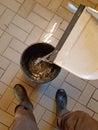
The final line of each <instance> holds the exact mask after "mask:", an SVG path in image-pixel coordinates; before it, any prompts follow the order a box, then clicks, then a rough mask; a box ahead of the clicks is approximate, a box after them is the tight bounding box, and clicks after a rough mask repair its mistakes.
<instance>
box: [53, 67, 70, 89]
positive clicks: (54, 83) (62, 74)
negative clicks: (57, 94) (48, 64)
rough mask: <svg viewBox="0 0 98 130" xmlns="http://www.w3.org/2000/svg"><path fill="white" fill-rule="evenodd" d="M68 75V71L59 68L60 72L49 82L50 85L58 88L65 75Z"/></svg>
mask: <svg viewBox="0 0 98 130" xmlns="http://www.w3.org/2000/svg"><path fill="white" fill-rule="evenodd" d="M67 75H68V72H67V71H65V70H64V69H61V72H60V74H59V75H58V76H57V77H56V78H55V79H54V80H53V81H52V82H51V85H52V86H54V87H55V88H60V87H61V85H62V83H63V81H64V79H65V77H66V76H67Z"/></svg>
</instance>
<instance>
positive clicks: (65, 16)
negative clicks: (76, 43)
mask: <svg viewBox="0 0 98 130" xmlns="http://www.w3.org/2000/svg"><path fill="white" fill-rule="evenodd" d="M57 14H58V15H59V16H61V17H62V18H63V19H65V20H66V21H68V22H70V21H71V19H72V17H73V13H71V12H70V11H68V10H67V9H65V8H63V7H61V6H60V8H59V9H58V10H57Z"/></svg>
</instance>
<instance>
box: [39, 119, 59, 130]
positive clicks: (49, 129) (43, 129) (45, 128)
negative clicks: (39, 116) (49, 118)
mask: <svg viewBox="0 0 98 130" xmlns="http://www.w3.org/2000/svg"><path fill="white" fill-rule="evenodd" d="M38 127H39V129H40V130H58V129H57V128H55V127H53V126H52V125H50V124H48V123H47V122H45V121H43V120H41V121H40V123H39V125H38Z"/></svg>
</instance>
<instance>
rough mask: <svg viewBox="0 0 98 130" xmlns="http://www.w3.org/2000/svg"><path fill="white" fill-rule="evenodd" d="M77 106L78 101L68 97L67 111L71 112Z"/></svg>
mask: <svg viewBox="0 0 98 130" xmlns="http://www.w3.org/2000/svg"><path fill="white" fill-rule="evenodd" d="M75 104H76V101H75V100H74V99H72V98H71V97H69V96H68V102H67V110H68V111H71V110H72V109H73V107H74V105H75Z"/></svg>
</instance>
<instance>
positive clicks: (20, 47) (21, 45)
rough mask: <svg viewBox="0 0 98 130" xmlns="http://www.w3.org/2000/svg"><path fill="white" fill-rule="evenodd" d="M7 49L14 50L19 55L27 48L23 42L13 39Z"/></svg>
mask: <svg viewBox="0 0 98 130" xmlns="http://www.w3.org/2000/svg"><path fill="white" fill-rule="evenodd" d="M9 47H10V48H12V49H14V50H16V51H17V52H19V53H23V51H24V50H25V49H26V48H27V45H25V44H24V43H23V42H21V41H19V40H18V39H15V38H14V39H13V40H12V41H11V43H10V44H9Z"/></svg>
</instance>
